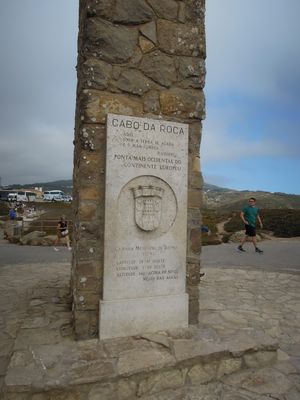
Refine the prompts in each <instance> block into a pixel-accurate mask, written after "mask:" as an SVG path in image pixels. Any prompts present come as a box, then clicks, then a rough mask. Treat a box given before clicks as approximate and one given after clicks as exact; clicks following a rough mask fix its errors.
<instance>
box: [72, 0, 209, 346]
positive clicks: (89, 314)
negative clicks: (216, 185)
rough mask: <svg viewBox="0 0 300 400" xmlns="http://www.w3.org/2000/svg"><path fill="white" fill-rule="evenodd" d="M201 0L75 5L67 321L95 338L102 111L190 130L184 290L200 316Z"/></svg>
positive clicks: (89, 0)
mask: <svg viewBox="0 0 300 400" xmlns="http://www.w3.org/2000/svg"><path fill="white" fill-rule="evenodd" d="M204 13H205V0H183V1H176V0H80V8H79V36H78V65H77V75H78V86H77V105H76V123H75V153H74V176H73V179H74V254H73V265H72V290H73V315H74V326H75V332H76V336H77V338H79V339H84V338H90V337H95V336H97V335H98V323H99V300H100V299H101V298H102V290H103V263H104V214H105V209H104V199H105V160H106V134H107V133H106V120H107V114H108V113H113V114H122V115H127V116H134V117H149V118H155V119H159V118H161V119H164V120H169V121H173V122H180V123H185V124H188V125H189V145H188V209H187V215H188V229H187V257H186V271H187V273H186V288H187V293H188V295H189V323H191V324H193V323H197V320H198V312H199V282H200V277H199V273H200V252H201V212H200V208H201V201H202V176H201V172H200V162H199V149H200V140H201V120H202V119H203V118H204V116H205V110H204V108H205V104H204V94H203V87H204V83H205V30H204Z"/></svg>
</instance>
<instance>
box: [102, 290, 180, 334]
mask: <svg viewBox="0 0 300 400" xmlns="http://www.w3.org/2000/svg"><path fill="white" fill-rule="evenodd" d="M99 316H100V322H99V336H100V340H102V339H109V338H116V337H124V336H134V335H139V334H142V333H149V332H157V331H161V330H167V329H173V328H180V327H187V326H188V295H187V294H186V293H184V294H180V295H171V296H158V297H146V298H145V297H144V298H138V299H122V300H112V301H107V300H101V301H100V312H99Z"/></svg>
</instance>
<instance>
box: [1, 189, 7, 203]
mask: <svg viewBox="0 0 300 400" xmlns="http://www.w3.org/2000/svg"><path fill="white" fill-rule="evenodd" d="M8 195H9V191H8V190H0V200H1V201H8Z"/></svg>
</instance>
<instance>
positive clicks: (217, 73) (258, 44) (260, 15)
mask: <svg viewBox="0 0 300 400" xmlns="http://www.w3.org/2000/svg"><path fill="white" fill-rule="evenodd" d="M299 15H300V2H299V1H298V0H287V1H274V0H263V1H261V0H252V1H240V0H226V5H224V2H223V1H221V0H209V1H207V3H206V33H207V54H208V57H207V68H208V72H207V82H208V85H209V86H210V90H211V91H219V90H222V89H228V88H229V89H230V90H231V91H232V90H235V91H242V92H243V91H245V90H246V91H247V93H249V94H251V95H252V96H260V97H265V96H267V97H268V96H272V97H273V99H276V100H277V101H279V102H282V101H285V102H286V101H287V100H291V101H292V100H293V99H294V94H295V82H296V88H297V87H298V88H299V83H300V72H299V71H300V52H299V48H300V35H299ZM291 83H293V84H291Z"/></svg>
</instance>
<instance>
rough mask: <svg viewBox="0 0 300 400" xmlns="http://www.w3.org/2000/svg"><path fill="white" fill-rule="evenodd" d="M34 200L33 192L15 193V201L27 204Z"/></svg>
mask: <svg viewBox="0 0 300 400" xmlns="http://www.w3.org/2000/svg"><path fill="white" fill-rule="evenodd" d="M35 200H36V194H35V193H34V192H29V191H28V190H25V191H20V192H17V201H20V202H23V201H24V202H28V201H35Z"/></svg>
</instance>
